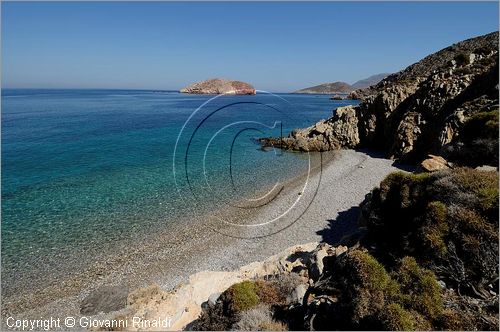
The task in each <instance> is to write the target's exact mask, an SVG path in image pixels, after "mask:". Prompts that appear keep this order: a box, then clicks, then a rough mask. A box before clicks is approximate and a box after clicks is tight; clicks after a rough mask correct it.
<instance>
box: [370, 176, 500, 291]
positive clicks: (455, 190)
mask: <svg viewBox="0 0 500 332" xmlns="http://www.w3.org/2000/svg"><path fill="white" fill-rule="evenodd" d="M369 207H370V208H369V211H364V212H363V213H364V215H365V216H366V225H367V236H366V237H365V238H364V239H363V241H362V244H363V245H364V246H365V247H369V248H373V249H372V254H373V255H374V256H375V257H377V259H378V260H379V261H380V262H383V263H384V264H385V266H386V268H388V269H389V270H393V269H396V268H397V265H398V261H399V260H400V259H402V258H403V257H405V256H412V257H414V258H415V259H416V261H417V262H418V263H419V264H421V265H422V266H423V267H425V268H428V269H431V270H432V271H434V272H435V273H436V274H438V275H439V277H440V279H443V280H444V281H446V283H447V284H450V285H451V286H452V287H454V288H459V289H460V291H462V292H465V293H467V294H469V295H471V296H476V295H474V294H477V293H478V292H480V293H485V294H486V293H487V285H488V284H489V283H492V282H494V281H495V280H496V278H498V271H497V270H496V267H497V266H498V172H484V171H477V170H474V169H470V168H458V169H454V170H451V171H441V172H435V173H432V174H430V175H407V174H404V173H401V172H400V173H394V174H391V175H389V176H388V177H387V178H386V179H384V180H383V181H382V183H381V185H380V188H379V189H377V190H374V191H373V193H372V198H371V201H370V204H369Z"/></svg>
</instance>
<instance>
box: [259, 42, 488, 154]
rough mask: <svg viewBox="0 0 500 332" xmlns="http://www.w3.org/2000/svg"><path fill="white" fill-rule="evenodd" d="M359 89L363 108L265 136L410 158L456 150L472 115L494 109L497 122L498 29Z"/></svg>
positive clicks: (290, 144)
mask: <svg viewBox="0 0 500 332" xmlns="http://www.w3.org/2000/svg"><path fill="white" fill-rule="evenodd" d="M355 93H356V97H358V98H360V99H361V100H362V102H361V104H360V105H359V106H357V107H350V106H348V107H340V108H338V109H337V110H336V111H334V115H333V117H332V118H330V119H328V120H322V121H320V122H318V123H317V124H315V125H313V126H311V127H309V128H306V129H299V130H295V131H294V132H292V133H291V134H290V135H289V137H287V138H284V139H282V140H274V141H273V140H272V139H263V140H262V141H263V142H264V144H274V143H277V142H278V143H281V144H282V147H283V148H286V149H293V150H302V151H324V150H330V149H338V148H353V147H370V148H377V149H384V150H385V151H387V153H388V156H389V157H391V158H394V159H402V160H406V161H420V160H423V159H424V158H425V157H426V156H427V155H428V154H430V153H431V154H436V155H441V154H443V153H446V150H447V149H448V148H450V147H453V146H455V145H457V144H458V145H457V147H456V148H455V149H453V150H454V151H457V149H459V148H460V146H461V145H460V144H462V143H463V142H461V139H462V137H461V136H462V131H463V128H464V127H465V126H466V123H467V121H468V120H469V119H471V118H472V117H473V116H474V115H476V114H479V113H485V114H489V113H488V112H492V111H493V112H494V111H495V110H496V114H497V115H496V119H497V120H496V121H497V123H498V32H494V33H490V34H487V35H484V36H480V37H476V38H472V39H468V40H465V41H462V42H460V43H457V44H454V45H452V46H449V47H447V48H445V49H443V50H441V51H439V52H437V53H434V54H431V55H429V56H427V57H426V58H424V59H423V60H421V61H419V62H417V63H415V64H413V65H411V66H409V67H407V68H406V69H404V70H402V71H400V72H398V73H396V74H392V75H390V76H388V77H387V78H385V79H384V80H382V81H381V82H380V83H378V84H377V85H375V86H372V87H370V88H367V89H361V90H356V92H355ZM490 116H493V117H494V116H495V115H494V114H490ZM493 127H494V126H493ZM493 129H494V128H493ZM497 132H498V131H497ZM497 137H498V134H497ZM471 142H472V143H473V142H474V140H473V139H472V141H471ZM472 143H471V144H472ZM476 143H478V142H476ZM478 144H482V143H481V142H479V143H478ZM488 144H489V145H488V146H487V147H483V148H485V149H486V148H487V149H489V150H491V151H493V152H492V153H494V151H495V144H496V147H497V148H496V150H498V139H496V141H494V142H490V143H488ZM278 146H279V145H278ZM494 158H495V157H494ZM496 159H497V160H498V153H496Z"/></svg>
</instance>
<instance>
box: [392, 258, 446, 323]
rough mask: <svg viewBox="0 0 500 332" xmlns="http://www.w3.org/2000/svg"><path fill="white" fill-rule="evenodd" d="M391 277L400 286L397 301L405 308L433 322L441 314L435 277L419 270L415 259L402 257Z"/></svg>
mask: <svg viewBox="0 0 500 332" xmlns="http://www.w3.org/2000/svg"><path fill="white" fill-rule="evenodd" d="M392 277H393V278H394V280H396V281H397V282H398V283H399V286H400V290H399V291H400V293H399V294H398V295H397V300H398V302H400V303H402V304H403V305H404V307H405V308H409V309H412V310H415V311H417V312H418V313H420V314H422V315H423V316H424V317H426V318H427V319H429V320H435V319H436V318H437V317H438V316H439V315H440V314H441V311H442V310H443V299H442V295H441V287H440V286H439V284H438V283H437V280H436V276H435V275H434V273H433V272H432V271H430V270H427V269H423V268H421V267H420V266H419V265H418V263H417V261H416V260H415V258H413V257H404V258H403V259H402V261H401V265H400V267H399V268H398V270H397V271H395V272H394V273H392Z"/></svg>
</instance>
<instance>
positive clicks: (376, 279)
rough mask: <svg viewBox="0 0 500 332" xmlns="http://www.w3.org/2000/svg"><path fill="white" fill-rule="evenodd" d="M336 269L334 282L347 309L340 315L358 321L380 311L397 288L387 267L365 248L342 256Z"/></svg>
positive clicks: (343, 308)
mask: <svg viewBox="0 0 500 332" xmlns="http://www.w3.org/2000/svg"><path fill="white" fill-rule="evenodd" d="M333 271H335V272H334V273H335V274H334V277H333V283H334V285H335V287H336V289H337V290H338V292H339V293H340V303H341V305H342V310H343V311H344V313H343V314H342V315H340V316H344V317H345V318H347V319H348V320H349V321H350V322H353V323H354V324H359V323H360V322H361V321H362V320H363V319H365V318H367V317H369V316H372V315H374V314H375V313H376V312H378V310H380V308H382V307H383V306H384V303H385V300H386V298H387V297H388V296H390V295H389V294H391V293H392V292H393V289H394V284H393V283H392V281H391V278H390V276H389V274H388V273H387V271H386V270H385V268H384V267H383V266H382V265H381V264H380V263H379V262H378V261H377V260H376V259H375V258H374V257H373V256H372V255H370V254H369V253H368V252H366V251H363V250H350V251H348V252H347V253H346V254H344V255H342V256H341V257H340V258H339V259H338V261H337V262H336V265H335V267H334V269H333Z"/></svg>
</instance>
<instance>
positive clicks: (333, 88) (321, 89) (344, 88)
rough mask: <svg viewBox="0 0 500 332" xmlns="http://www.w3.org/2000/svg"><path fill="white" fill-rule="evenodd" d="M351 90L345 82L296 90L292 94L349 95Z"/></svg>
mask: <svg viewBox="0 0 500 332" xmlns="http://www.w3.org/2000/svg"><path fill="white" fill-rule="evenodd" d="M352 90H353V89H352V87H351V85H350V84H349V83H346V82H333V83H324V84H320V85H315V86H312V87H309V88H305V89H301V90H297V91H295V92H294V93H317V94H325V95H329V94H335V93H349V92H351V91H352Z"/></svg>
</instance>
